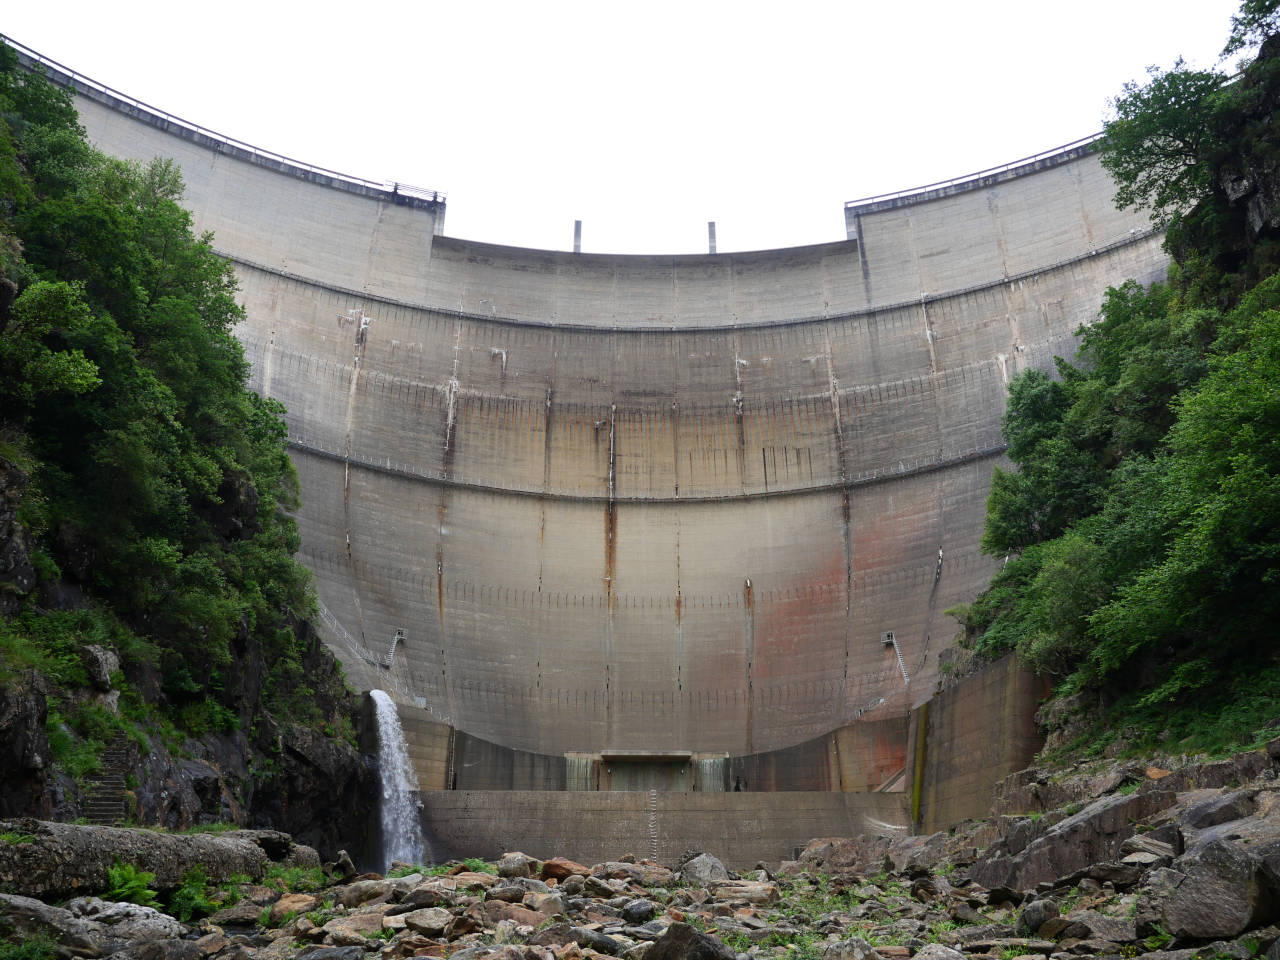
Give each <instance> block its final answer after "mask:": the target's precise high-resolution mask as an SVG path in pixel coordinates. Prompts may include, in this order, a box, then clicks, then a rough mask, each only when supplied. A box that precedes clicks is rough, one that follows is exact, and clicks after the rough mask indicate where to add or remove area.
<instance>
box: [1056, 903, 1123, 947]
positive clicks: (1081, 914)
mask: <svg viewBox="0 0 1280 960" xmlns="http://www.w3.org/2000/svg"><path fill="white" fill-rule="evenodd" d="M1067 919H1068V920H1070V921H1071V922H1072V924H1073V925H1079V926H1081V927H1083V928H1084V929H1085V931H1087V932H1086V933H1084V934H1077V935H1078V936H1081V938H1082V939H1091V940H1109V941H1111V942H1112V943H1128V942H1129V941H1130V940H1136V939H1137V937H1138V932H1137V930H1136V929H1135V927H1134V923H1133V921H1132V920H1121V919H1119V918H1117V917H1108V916H1106V915H1105V914H1101V913H1099V912H1098V911H1097V910H1078V911H1076V912H1074V913H1072V914H1070V915H1069V916H1068V917H1067Z"/></svg>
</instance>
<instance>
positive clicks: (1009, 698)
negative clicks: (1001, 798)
mask: <svg viewBox="0 0 1280 960" xmlns="http://www.w3.org/2000/svg"><path fill="white" fill-rule="evenodd" d="M1048 693H1049V686H1048V682H1047V681H1045V680H1042V679H1040V678H1038V677H1037V676H1036V675H1035V674H1034V673H1032V672H1031V671H1030V670H1029V669H1027V668H1026V667H1025V666H1023V665H1022V664H1021V663H1020V662H1019V661H1018V660H1017V658H1016V657H1014V656H1013V655H1012V654H1011V655H1009V656H1007V657H1005V658H1003V659H1002V660H999V661H997V662H996V663H993V664H990V665H989V666H987V667H986V668H985V669H983V670H982V671H980V672H979V673H976V674H973V675H972V676H969V677H965V678H964V679H963V680H961V681H960V682H959V683H957V684H956V685H955V686H952V687H949V688H948V689H946V690H943V691H942V692H941V693H939V694H938V695H937V696H935V697H934V698H933V699H932V700H930V701H929V702H927V703H925V704H923V705H922V706H920V707H919V708H917V709H916V710H914V711H913V712H912V714H911V728H910V731H909V738H910V752H909V754H908V760H907V769H908V770H909V771H911V785H910V787H909V788H908V789H909V793H908V796H909V797H910V801H911V811H910V813H911V819H912V822H913V824H914V826H915V829H916V831H917V832H919V833H933V832H935V831H937V830H945V829H946V828H947V827H949V826H951V824H953V823H956V822H957V821H959V820H964V819H966V818H970V817H985V816H987V814H988V813H989V812H990V808H991V792H992V789H993V788H994V787H995V785H996V783H997V781H999V780H1002V779H1004V778H1005V777H1007V776H1008V775H1009V774H1011V773H1014V772H1015V771H1017V770H1021V769H1023V768H1024V767H1026V766H1027V765H1028V764H1030V763H1031V761H1032V759H1033V758H1034V757H1035V754H1036V751H1038V750H1039V749H1040V747H1041V746H1043V744H1044V739H1043V738H1042V737H1041V736H1040V735H1039V734H1038V733H1037V732H1036V728H1035V722H1034V720H1033V718H1034V716H1035V711H1036V707H1037V706H1038V705H1039V703H1040V701H1042V700H1043V699H1044V698H1045V697H1046V696H1047V695H1048Z"/></svg>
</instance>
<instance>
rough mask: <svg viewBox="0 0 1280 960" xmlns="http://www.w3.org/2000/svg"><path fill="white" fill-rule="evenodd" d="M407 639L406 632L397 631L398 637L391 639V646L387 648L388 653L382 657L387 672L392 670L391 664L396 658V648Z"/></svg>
mask: <svg viewBox="0 0 1280 960" xmlns="http://www.w3.org/2000/svg"><path fill="white" fill-rule="evenodd" d="M406 639H407V638H406V637H405V635H404V630H397V631H396V635H395V636H394V637H392V638H391V646H390V647H388V648H387V652H386V653H385V654H383V656H382V661H381V662H382V666H383V668H384V669H386V670H390V669H391V664H392V662H393V661H394V660H395V658H396V647H397V646H398V645H399V644H402V643H404V642H405V640H406Z"/></svg>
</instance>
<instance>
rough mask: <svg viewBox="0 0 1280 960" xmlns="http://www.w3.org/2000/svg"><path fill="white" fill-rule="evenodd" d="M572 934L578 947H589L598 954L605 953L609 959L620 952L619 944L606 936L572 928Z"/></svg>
mask: <svg viewBox="0 0 1280 960" xmlns="http://www.w3.org/2000/svg"><path fill="white" fill-rule="evenodd" d="M573 932H574V934H575V935H576V937H577V940H578V946H580V947H590V948H591V949H592V950H596V951H598V952H599V953H607V954H608V955H609V956H611V957H616V956H617V955H618V954H619V953H621V952H622V944H621V943H619V942H618V941H617V940H615V939H614V938H613V937H609V936H606V935H605V934H603V933H600V932H598V931H596V930H588V929H587V928H586V927H574V928H573Z"/></svg>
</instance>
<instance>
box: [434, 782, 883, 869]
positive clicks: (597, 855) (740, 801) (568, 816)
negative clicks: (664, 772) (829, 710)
mask: <svg viewBox="0 0 1280 960" xmlns="http://www.w3.org/2000/svg"><path fill="white" fill-rule="evenodd" d="M421 801H422V804H423V813H422V816H423V823H424V825H425V827H426V830H427V835H428V840H429V843H430V845H431V853H432V856H433V857H434V858H435V859H436V860H445V859H448V858H450V857H458V858H462V857H484V858H487V859H494V858H496V857H498V856H499V855H500V854H502V853H503V852H504V851H508V850H523V851H524V852H525V853H527V854H529V855H530V856H533V857H539V858H546V857H552V856H557V855H558V856H566V857H569V858H570V859H572V860H577V861H579V862H581V863H586V864H592V863H599V862H600V861H602V860H611V859H617V858H618V857H620V856H622V855H623V854H625V853H633V854H635V855H636V856H637V857H644V856H648V857H653V858H654V859H657V860H658V861H659V862H662V863H665V864H670V865H672V866H674V865H675V863H676V862H677V861H678V860H679V859H680V857H681V855H682V854H683V853H684V852H685V851H686V850H691V849H696V850H705V851H707V852H709V853H713V854H715V855H716V856H718V857H720V858H721V859H722V860H723V861H724V862H725V864H726V865H727V866H729V867H730V868H734V869H749V868H751V867H754V866H755V865H756V862H757V861H759V860H765V861H770V862H772V863H773V864H774V865H775V866H776V864H777V862H778V861H780V860H787V859H792V858H793V857H795V856H796V854H797V853H798V851H799V850H800V849H801V848H803V847H804V845H805V844H807V843H808V842H809V841H810V840H811V839H813V838H814V837H847V836H853V835H856V834H885V835H894V834H896V833H900V832H905V830H906V827H905V823H906V818H905V812H904V808H903V795H902V794H879V793H870V794H867V793H864V794H852V793H786V794H782V793H657V792H655V793H622V792H613V793H603V792H570V793H562V792H555V793H553V792H541V791H522V790H518V791H509V792H489V791H484V792H471V791H462V790H456V791H444V792H439V793H429V792H428V793H423V794H421Z"/></svg>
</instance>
